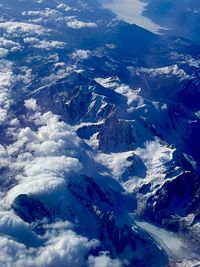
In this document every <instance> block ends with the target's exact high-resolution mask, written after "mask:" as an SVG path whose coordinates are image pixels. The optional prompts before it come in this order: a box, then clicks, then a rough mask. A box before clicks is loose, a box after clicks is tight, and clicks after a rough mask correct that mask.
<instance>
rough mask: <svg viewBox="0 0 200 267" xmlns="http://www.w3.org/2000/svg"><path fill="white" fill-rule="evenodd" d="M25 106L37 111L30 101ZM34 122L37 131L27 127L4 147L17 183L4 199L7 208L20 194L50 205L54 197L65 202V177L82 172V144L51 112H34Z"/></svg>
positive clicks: (20, 130)
mask: <svg viewBox="0 0 200 267" xmlns="http://www.w3.org/2000/svg"><path fill="white" fill-rule="evenodd" d="M25 106H26V107H27V108H29V109H31V110H32V111H33V110H37V103H36V101H35V100H34V99H28V100H26V101H25ZM34 121H35V125H36V127H38V129H37V131H33V130H32V129H30V128H29V127H25V128H22V129H19V130H18V131H17V132H16V131H15V132H14V135H15V138H16V141H15V142H14V143H13V144H11V145H10V146H8V147H7V153H8V155H9V157H10V158H12V163H11V166H10V168H12V170H13V171H14V172H15V173H16V177H15V179H16V180H17V181H18V183H17V185H16V186H14V187H13V188H12V189H11V190H10V191H9V192H8V194H7V196H6V198H5V203H6V204H8V205H11V204H12V202H13V201H14V199H15V198H16V197H17V196H18V195H20V194H34V195H40V196H41V197H43V198H45V199H47V200H48V198H49V195H52V198H51V199H52V202H53V199H54V198H53V196H55V194H56V195H57V194H60V195H63V194H64V195H65V196H66V198H67V192H65V191H66V190H67V183H68V177H70V176H71V175H72V174H74V173H79V172H80V171H81V169H82V164H81V163H80V161H79V156H80V152H81V150H82V149H81V146H82V142H81V140H80V139H79V138H78V137H77V135H76V134H75V133H73V132H72V131H71V129H70V127H69V126H68V125H67V124H65V123H64V122H60V121H59V117H58V116H56V115H53V114H52V113H51V112H48V113H45V114H41V113H39V112H36V114H35V117H34ZM2 153H3V152H2ZM17 174H18V175H17ZM65 189H66V190H65Z"/></svg>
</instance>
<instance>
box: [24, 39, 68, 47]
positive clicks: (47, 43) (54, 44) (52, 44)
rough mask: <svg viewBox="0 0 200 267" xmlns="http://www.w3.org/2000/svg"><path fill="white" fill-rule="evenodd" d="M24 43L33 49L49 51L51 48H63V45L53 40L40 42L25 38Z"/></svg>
mask: <svg viewBox="0 0 200 267" xmlns="http://www.w3.org/2000/svg"><path fill="white" fill-rule="evenodd" d="M24 42H25V43H27V44H30V45H32V46H33V47H35V48H39V49H46V50H51V49H53V48H63V47H64V45H65V43H63V42H59V41H54V40H40V39H38V38H35V37H26V38H24Z"/></svg>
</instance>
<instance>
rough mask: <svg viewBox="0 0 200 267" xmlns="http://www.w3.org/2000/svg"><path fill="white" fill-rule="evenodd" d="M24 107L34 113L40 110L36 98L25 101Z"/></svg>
mask: <svg viewBox="0 0 200 267" xmlns="http://www.w3.org/2000/svg"><path fill="white" fill-rule="evenodd" d="M24 106H25V107H26V108H27V109H30V110H33V111H36V110H37V109H38V106H37V101H36V99H34V98H30V99H27V100H25V101H24Z"/></svg>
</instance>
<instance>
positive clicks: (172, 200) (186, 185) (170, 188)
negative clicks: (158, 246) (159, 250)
mask: <svg viewBox="0 0 200 267" xmlns="http://www.w3.org/2000/svg"><path fill="white" fill-rule="evenodd" d="M199 183H200V179H199V176H198V175H196V174H195V173H193V172H192V171H187V172H185V173H183V174H181V175H179V176H178V177H176V178H174V179H172V180H171V181H167V182H165V184H164V185H163V186H162V187H161V188H160V189H158V190H157V191H156V193H155V194H154V195H153V196H152V197H150V198H149V199H148V201H147V208H146V211H145V216H147V217H149V218H150V219H151V220H153V221H154V222H156V223H157V224H159V225H161V226H163V227H166V228H168V229H170V230H172V231H184V230H185V229H181V218H182V217H184V216H187V215H188V214H191V213H198V211H199V204H198V202H199V200H200V194H199V185H200V184H199Z"/></svg>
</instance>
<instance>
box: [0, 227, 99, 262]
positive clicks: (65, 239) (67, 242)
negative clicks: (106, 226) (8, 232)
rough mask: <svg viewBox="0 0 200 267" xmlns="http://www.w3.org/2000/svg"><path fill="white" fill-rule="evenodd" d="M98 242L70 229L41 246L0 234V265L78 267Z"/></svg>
mask: <svg viewBox="0 0 200 267" xmlns="http://www.w3.org/2000/svg"><path fill="white" fill-rule="evenodd" d="M97 244H98V242H97V241H95V240H91V241H89V240H88V239H87V238H85V237H83V236H79V235H77V234H76V233H74V232H73V231H71V230H68V231H66V232H65V233H62V234H61V235H58V236H57V237H53V236H52V237H51V239H50V240H47V241H46V243H45V244H44V245H43V246H40V247H38V248H29V249H27V247H26V246H25V245H24V244H22V243H19V242H17V241H15V240H13V239H11V238H9V237H8V236H4V237H2V236H0V265H1V266H2V267H13V266H15V267H21V266H27V267H55V266H59V267H66V266H73V267H80V266H85V265H86V259H85V258H86V257H87V254H88V253H89V250H90V249H91V248H93V247H95V246H96V245H97Z"/></svg>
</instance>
